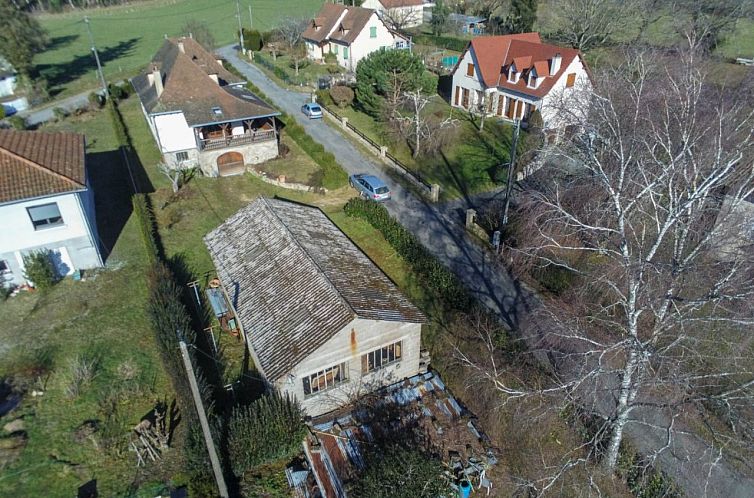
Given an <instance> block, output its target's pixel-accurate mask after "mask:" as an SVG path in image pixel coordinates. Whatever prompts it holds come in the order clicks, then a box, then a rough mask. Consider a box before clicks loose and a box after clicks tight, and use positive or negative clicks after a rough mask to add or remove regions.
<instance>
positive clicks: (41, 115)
mask: <svg viewBox="0 0 754 498" xmlns="http://www.w3.org/2000/svg"><path fill="white" fill-rule="evenodd" d="M90 93H91V92H84V93H79V94H77V95H73V96H71V97H68V98H65V99H61V100H56V101H55V102H53V103H52V104H50V105H48V106H46V107H44V108H42V109H29V110H26V111H21V112H19V113H18V115H19V116H21V117H23V118H25V119H26V125H27V126H36V125H38V124H40V123H44V122H45V121H51V120H53V119H55V114H54V113H53V109H55V108H56V107H60V108H62V109H65V110H66V111H68V112H73V111H75V110H76V109H80V108H82V107H86V106H87V105H89V94H90Z"/></svg>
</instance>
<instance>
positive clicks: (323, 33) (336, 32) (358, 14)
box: [303, 3, 375, 44]
mask: <svg viewBox="0 0 754 498" xmlns="http://www.w3.org/2000/svg"><path fill="white" fill-rule="evenodd" d="M344 12H345V16H343V18H342V19H341V16H342V15H343V13H344ZM374 13H375V11H374V10H372V9H364V8H361V7H346V6H344V5H338V4H334V3H326V4H324V5H322V9H321V10H320V11H319V13H318V14H317V16H316V17H315V18H314V20H313V21H312V22H311V23H310V24H309V27H308V28H307V29H306V31H304V35H303V36H304V38H306V39H307V40H310V41H313V42H315V43H321V42H323V41H325V40H327V39H328V33H329V34H330V36H329V39H330V40H335V41H339V42H342V43H347V44H350V43H352V42H353V41H354V40H355V39H356V37H357V36H359V33H361V30H362V29H364V26H366V24H367V22H369V19H370V18H371V17H372V14H374ZM339 19H340V22H338V20H339ZM316 26H321V27H319V28H318V29H317V28H316ZM331 31H332V33H330V32H331Z"/></svg>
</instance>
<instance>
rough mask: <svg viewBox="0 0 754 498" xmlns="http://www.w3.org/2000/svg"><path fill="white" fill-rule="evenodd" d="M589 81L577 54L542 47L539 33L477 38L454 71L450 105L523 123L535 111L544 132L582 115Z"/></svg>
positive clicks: (583, 63) (573, 50) (545, 46)
mask: <svg viewBox="0 0 754 498" xmlns="http://www.w3.org/2000/svg"><path fill="white" fill-rule="evenodd" d="M591 91H592V81H591V76H590V73H589V69H588V67H587V65H586V61H585V60H584V56H583V55H582V54H581V52H579V51H578V50H575V49H572V48H565V47H559V46H557V45H551V44H547V43H542V40H541V39H540V37H539V33H521V34H516V35H504V36H480V37H477V38H474V39H472V40H471V42H469V44H468V46H467V47H466V50H465V51H464V53H463V55H462V56H461V57H460V58H459V60H458V63H457V64H456V66H455V68H454V69H453V88H452V93H451V98H450V103H451V105H453V106H454V107H460V108H462V109H466V110H469V111H470V112H473V113H477V114H481V113H484V114H486V115H487V116H495V117H498V118H500V119H503V120H508V121H516V120H520V121H521V122H523V123H524V124H526V122H527V120H528V118H529V116H531V113H532V112H534V111H535V110H537V111H539V112H540V114H541V116H542V121H543V122H544V127H545V128H546V129H559V128H564V127H566V126H568V125H569V124H572V123H574V122H576V121H578V120H579V119H580V118H582V117H583V116H584V113H585V112H586V109H587V100H588V96H589V95H590V94H591Z"/></svg>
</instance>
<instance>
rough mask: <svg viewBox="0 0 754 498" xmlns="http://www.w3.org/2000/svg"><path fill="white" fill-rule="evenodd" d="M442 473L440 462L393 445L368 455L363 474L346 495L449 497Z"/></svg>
mask: <svg viewBox="0 0 754 498" xmlns="http://www.w3.org/2000/svg"><path fill="white" fill-rule="evenodd" d="M444 472H445V468H444V466H443V464H442V462H441V461H440V460H438V459H436V458H432V457H430V456H428V455H425V454H424V453H422V452H421V451H419V450H417V449H414V448H403V447H400V446H397V445H396V446H392V447H388V448H386V449H385V450H383V451H373V452H372V453H370V454H368V455H367V466H366V470H365V471H364V473H363V475H361V476H360V477H359V478H358V480H357V481H356V482H355V484H354V487H353V489H352V490H349V494H353V496H359V497H363V498H386V497H391V496H410V497H412V498H434V497H436V496H452V495H453V492H452V490H451V488H450V484H449V482H448V480H447V479H446V478H445V477H444V476H443V473H444Z"/></svg>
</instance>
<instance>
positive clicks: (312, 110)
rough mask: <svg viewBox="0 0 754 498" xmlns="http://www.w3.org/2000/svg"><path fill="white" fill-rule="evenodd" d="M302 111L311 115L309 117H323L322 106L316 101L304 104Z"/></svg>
mask: <svg viewBox="0 0 754 498" xmlns="http://www.w3.org/2000/svg"><path fill="white" fill-rule="evenodd" d="M301 112H303V113H304V114H306V115H307V116H309V119H322V108H321V107H320V106H319V104H315V103H314V102H309V103H308V104H304V105H302V106H301Z"/></svg>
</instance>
